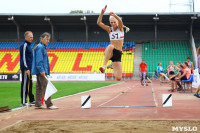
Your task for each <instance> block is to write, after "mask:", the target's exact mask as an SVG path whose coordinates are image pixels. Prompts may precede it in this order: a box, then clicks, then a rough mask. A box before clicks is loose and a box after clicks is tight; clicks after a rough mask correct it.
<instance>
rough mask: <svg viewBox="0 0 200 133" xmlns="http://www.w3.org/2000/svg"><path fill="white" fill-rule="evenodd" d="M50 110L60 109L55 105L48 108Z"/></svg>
mask: <svg viewBox="0 0 200 133" xmlns="http://www.w3.org/2000/svg"><path fill="white" fill-rule="evenodd" d="M48 109H59V108H58V107H56V106H54V105H52V106H50V107H48Z"/></svg>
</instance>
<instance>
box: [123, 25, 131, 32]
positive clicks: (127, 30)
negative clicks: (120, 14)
mask: <svg viewBox="0 0 200 133" xmlns="http://www.w3.org/2000/svg"><path fill="white" fill-rule="evenodd" d="M123 28H125V29H126V31H125V32H126V33H127V32H129V31H130V28H128V27H127V26H125V25H123Z"/></svg>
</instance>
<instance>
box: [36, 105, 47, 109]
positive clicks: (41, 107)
mask: <svg viewBox="0 0 200 133" xmlns="http://www.w3.org/2000/svg"><path fill="white" fill-rule="evenodd" d="M35 109H46V107H45V106H43V105H42V106H40V107H35Z"/></svg>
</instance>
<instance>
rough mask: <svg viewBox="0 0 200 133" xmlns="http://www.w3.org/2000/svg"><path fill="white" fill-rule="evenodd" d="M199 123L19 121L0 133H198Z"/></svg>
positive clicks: (199, 129)
mask: <svg viewBox="0 0 200 133" xmlns="http://www.w3.org/2000/svg"><path fill="white" fill-rule="evenodd" d="M199 131H200V122H199V121H136V120H134V121H129V120H116V121H111V120H108V121H105V120H68V121H66V120H52V121H50V120H47V121H21V122H18V123H16V124H14V125H12V126H9V127H7V128H4V129H3V130H0V132H1V133H12V132H13V133H49V132H50V133H147V132H148V133H169V132H199Z"/></svg>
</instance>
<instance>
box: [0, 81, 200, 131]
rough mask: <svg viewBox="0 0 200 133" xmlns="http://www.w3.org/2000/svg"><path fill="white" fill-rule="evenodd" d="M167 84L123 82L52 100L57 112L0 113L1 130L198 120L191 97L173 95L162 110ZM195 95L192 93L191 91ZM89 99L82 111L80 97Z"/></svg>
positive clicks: (32, 108) (197, 110) (30, 110)
mask: <svg viewBox="0 0 200 133" xmlns="http://www.w3.org/2000/svg"><path fill="white" fill-rule="evenodd" d="M168 89H169V84H165V85H160V84H159V82H158V81H153V84H149V86H145V87H144V86H141V85H140V82H139V81H124V82H121V83H119V84H115V85H111V86H108V87H104V88H99V89H96V90H93V91H89V92H84V93H81V94H77V95H73V96H68V97H63V98H60V99H57V100H54V101H53V103H54V105H56V106H58V107H59V109H58V110H49V109H43V110H39V109H37V110H36V109H34V107H30V108H29V109H25V108H24V109H19V110H15V111H10V112H6V113H0V129H1V128H3V127H5V126H8V125H12V124H14V123H16V122H18V121H27V120H200V115H199V112H200V106H199V102H200V99H198V98H196V97H194V96H193V94H192V93H186V94H183V93H179V92H174V93H172V99H173V106H172V107H162V94H170V93H169V92H168V91H167V90H168ZM193 91H195V89H194V90H193ZM84 95H90V96H91V102H92V107H91V108H90V109H81V96H84Z"/></svg>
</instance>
